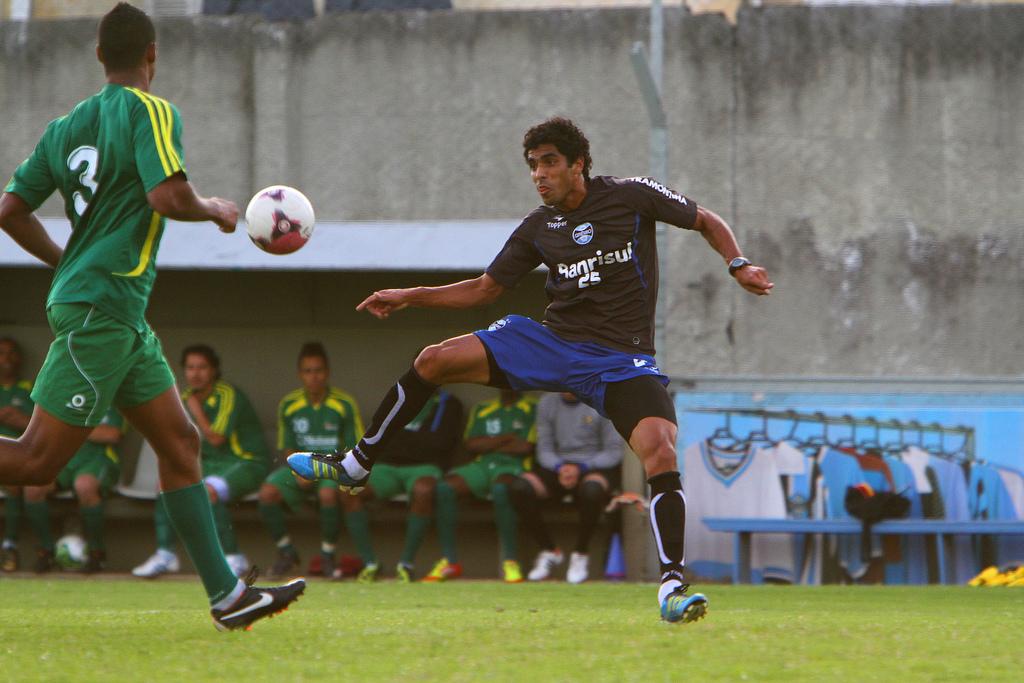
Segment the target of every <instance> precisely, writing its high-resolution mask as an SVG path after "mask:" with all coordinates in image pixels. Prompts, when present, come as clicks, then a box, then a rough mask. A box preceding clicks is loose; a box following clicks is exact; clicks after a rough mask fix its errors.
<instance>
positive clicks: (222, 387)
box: [182, 380, 270, 465]
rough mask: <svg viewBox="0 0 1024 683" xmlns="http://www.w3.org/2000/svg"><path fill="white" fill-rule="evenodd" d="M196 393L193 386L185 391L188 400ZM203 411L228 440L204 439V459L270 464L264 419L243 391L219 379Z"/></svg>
mask: <svg viewBox="0 0 1024 683" xmlns="http://www.w3.org/2000/svg"><path fill="white" fill-rule="evenodd" d="M192 393H193V392H192V390H191V389H187V390H185V392H184V393H183V394H182V400H184V401H187V400H188V397H189V396H191V395H192ZM203 414H204V415H206V419H207V420H209V421H210V429H211V431H213V432H214V433H215V434H220V435H221V436H223V437H224V438H225V439H226V441H225V442H224V444H223V445H221V446H214V445H213V444H211V443H210V442H208V441H207V440H206V439H203V444H202V450H201V454H202V457H203V459H224V458H241V459H242V460H251V461H254V462H258V463H260V464H267V465H269V463H270V451H269V449H267V443H266V441H265V440H264V438H263V427H261V426H260V418H259V417H258V416H257V415H256V411H255V410H254V409H253V407H252V403H250V402H249V398H248V397H247V396H246V395H245V394H244V393H242V392H241V390H239V389H238V388H237V387H235V386H232V385H231V384H228V383H227V382H225V381H223V380H217V383H216V384H214V385H213V391H212V392H210V395H209V396H207V397H206V400H205V401H203Z"/></svg>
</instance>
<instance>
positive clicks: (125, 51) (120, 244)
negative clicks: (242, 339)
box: [0, 2, 305, 630]
mask: <svg viewBox="0 0 1024 683" xmlns="http://www.w3.org/2000/svg"><path fill="white" fill-rule="evenodd" d="M98 37H99V40H98V44H97V46H96V56H97V58H98V59H99V60H100V62H102V63H103V70H104V73H105V74H106V81H107V82H106V85H105V86H104V87H103V89H102V90H100V91H99V92H98V93H97V94H95V95H93V96H92V97H89V98H87V99H86V100H84V101H82V102H80V103H79V104H78V105H77V106H76V107H75V108H74V109H72V110H71V111H70V112H69V113H68V114H67V115H65V116H61V117H60V118H58V119H55V120H54V121H52V122H51V123H50V124H49V125H48V126H47V127H46V132H45V133H43V136H42V138H41V139H40V140H39V143H38V144H37V145H36V148H35V150H33V152H32V154H31V155H29V157H28V158H27V159H26V160H25V161H24V162H23V163H22V164H21V165H20V166H19V167H18V169H17V170H16V171H15V172H14V176H13V177H12V178H11V181H10V182H9V183H8V184H7V186H6V189H5V191H4V193H3V195H2V196H0V228H2V229H3V230H5V231H6V232H7V233H9V234H10V235H11V237H12V238H13V239H14V241H15V242H17V243H18V244H20V245H21V246H22V247H23V248H24V249H25V250H26V251H28V252H29V253H31V254H32V255H34V256H36V257H37V258H39V260H41V261H43V262H44V263H46V264H48V265H50V266H52V267H54V268H55V269H56V271H55V273H54V277H53V283H52V284H51V285H50V292H49V295H48V296H47V303H46V313H47V317H48V318H49V321H50V327H51V329H52V330H53V332H54V336H55V337H56V339H55V340H54V342H53V344H52V345H51V346H50V350H49V352H48V353H47V355H46V360H45V361H44V362H43V367H42V369H41V370H40V372H39V376H38V378H37V379H36V383H35V388H34V389H33V390H32V400H33V401H35V408H34V410H33V412H32V419H31V421H30V422H29V424H28V427H27V428H26V429H25V432H24V434H22V435H21V436H19V437H18V438H17V439H16V440H11V439H7V438H4V437H0V484H36V485H45V484H48V483H49V482H51V481H53V480H54V479H55V478H56V477H57V474H58V472H60V471H61V469H62V468H63V467H64V465H65V464H67V462H68V461H69V460H71V457H72V456H73V455H74V454H75V452H76V451H78V449H79V447H80V446H81V445H82V444H83V443H84V442H85V440H86V438H87V437H88V436H89V434H90V433H91V432H92V431H93V428H94V427H95V426H96V425H97V424H98V423H99V422H100V420H101V419H102V418H103V416H104V415H105V414H106V412H107V409H108V408H110V406H111V405H116V406H117V407H118V409H120V411H121V413H122V414H123V415H124V416H125V417H126V418H127V419H128V421H129V422H131V423H132V424H133V425H134V426H135V427H136V428H137V429H138V430H139V432H140V433H141V434H142V435H143V436H144V437H145V438H146V440H147V441H148V442H149V443H150V444H151V445H152V446H153V449H154V450H155V451H156V454H157V456H158V458H159V463H160V483H161V487H162V489H163V491H162V493H161V494H160V497H161V501H160V502H158V503H157V505H163V506H164V507H165V509H166V511H167V513H168V516H169V517H170V518H171V522H172V523H173V525H174V528H175V529H176V530H177V531H178V535H179V536H181V539H182V541H183V542H184V544H185V547H186V548H187V549H188V553H189V556H190V557H191V558H192V563H193V564H194V565H195V567H196V569H197V571H198V572H199V576H200V578H201V579H202V581H203V587H204V588H205V589H206V593H207V596H208V597H209V599H210V606H211V612H210V613H211V615H212V616H213V621H214V625H215V626H216V627H217V628H218V629H220V630H231V629H237V628H248V627H249V626H250V625H251V624H252V622H254V621H256V620H257V619H260V618H262V617H266V616H270V615H272V614H274V613H277V612H280V611H281V610H283V609H285V608H287V606H288V605H289V604H290V603H291V602H293V601H294V600H296V599H298V597H299V595H300V594H301V593H302V591H303V590H304V589H305V583H304V582H303V581H302V580H301V579H297V580H295V581H293V582H291V583H289V584H286V585H285V586H281V587H277V588H257V587H255V586H251V585H249V582H243V581H240V580H239V579H238V578H237V577H236V576H235V575H234V574H233V573H232V572H231V569H230V568H229V567H228V565H227V562H226V561H225V559H224V553H223V552H222V551H221V547H220V543H219V541H218V538H217V532H216V530H215V528H214V526H213V515H212V513H211V511H210V501H209V499H208V498H207V493H206V488H205V487H204V486H203V485H202V483H201V482H200V481H199V435H198V433H197V432H196V428H195V427H194V426H193V425H192V423H191V422H189V419H188V417H187V415H186V414H185V408H184V406H182V403H181V398H180V397H179V396H178V391H177V389H175V387H174V374H173V373H172V372H171V369H170V367H169V366H168V365H167V360H166V359H165V358H164V355H163V350H162V348H161V344H160V340H159V339H158V338H157V336H156V334H155V333H154V332H153V330H152V329H151V328H150V326H149V324H148V323H147V322H146V320H145V311H146V306H147V304H148V302H149V295H150V292H151V291H152V289H153V283H154V282H155V280H156V255H157V251H158V249H159V247H160V237H161V235H162V233H163V228H164V225H165V223H166V221H165V220H164V219H165V218H174V219H176V220H181V221H213V222H214V223H216V224H217V225H218V226H219V227H220V229H221V230H223V231H224V232H231V231H233V230H234V229H235V224H236V223H237V222H238V207H237V206H235V204H234V203H233V202H230V201H227V200H224V199H218V198H216V197H211V198H205V197H201V196H199V195H198V194H196V192H195V190H194V189H193V187H192V185H191V184H190V183H189V182H188V178H187V176H186V173H185V164H184V149H183V148H182V144H181V116H180V114H179V113H178V110H177V109H176V108H175V107H173V106H172V105H171V104H170V103H169V102H167V101H166V100H164V99H162V98H159V97H156V96H154V95H152V94H151V93H150V92H149V89H150V84H151V82H152V80H153V77H154V75H155V73H156V55H157V50H156V29H155V28H154V26H153V22H152V21H150V19H149V17H148V16H146V14H145V13H144V12H142V11H141V10H139V9H136V8H135V7H132V6H131V5H129V4H128V3H126V2H122V3H118V4H117V6H115V7H114V9H112V10H111V11H110V12H108V13H107V14H106V15H105V16H104V17H103V19H102V20H101V21H100V25H99V36H98ZM54 191H59V192H60V194H61V196H62V198H63V199H64V205H65V212H66V214H67V216H68V218H69V219H70V221H71V226H72V232H71V238H70V239H69V240H68V243H67V246H66V247H65V248H64V249H61V248H60V247H59V246H57V245H56V244H54V242H53V240H51V239H50V237H49V235H47V234H46V230H45V229H44V228H43V225H42V224H41V223H40V222H39V219H38V218H36V216H35V214H34V213H33V212H34V211H35V210H36V209H37V208H38V207H39V206H40V205H42V203H43V202H44V201H46V199H47V198H48V197H49V196H50V195H51V194H53V193H54Z"/></svg>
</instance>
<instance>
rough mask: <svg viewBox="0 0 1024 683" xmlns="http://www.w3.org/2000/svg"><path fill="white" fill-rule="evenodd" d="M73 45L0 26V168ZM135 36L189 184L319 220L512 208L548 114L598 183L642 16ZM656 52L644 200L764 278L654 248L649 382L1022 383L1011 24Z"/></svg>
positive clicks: (85, 51)
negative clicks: (963, 379)
mask: <svg viewBox="0 0 1024 683" xmlns="http://www.w3.org/2000/svg"><path fill="white" fill-rule="evenodd" d="M92 26H93V24H92V22H79V21H70V22H46V23H37V24H29V25H27V26H16V25H12V24H7V25H5V26H3V27H2V41H3V51H2V61H0V112H2V113H0V136H2V137H0V139H2V143H0V168H4V169H12V168H13V167H14V165H15V164H16V163H17V162H18V161H19V160H20V159H21V158H23V157H24V155H25V154H26V153H27V152H28V151H29V149H30V145H31V143H32V142H33V141H34V140H35V139H36V137H37V136H38V134H39V133H40V132H41V131H42V128H43V126H44V125H45V122H46V121H47V120H48V119H49V118H51V117H52V116H54V115H55V114H57V113H60V112H62V111H64V110H66V109H67V108H68V107H69V106H71V105H72V104H73V103H74V102H75V101H77V100H78V99H80V98H82V97H84V96H86V95H88V94H89V93H91V92H93V91H94V90H96V89H97V88H98V87H99V85H100V84H101V73H100V71H99V68H98V65H97V64H96V63H95V62H94V61H93V59H92V55H91V49H92V43H93V36H92V31H93V28H92ZM159 35H160V46H161V52H160V62H159V71H158V76H157V80H156V82H155V84H154V90H155V91H156V92H157V93H158V94H161V95H163V96H165V97H167V98H169V99H171V100H172V101H174V102H175V103H177V104H178V106H179V107H180V108H181V110H182V112H183V113H184V117H185V122H186V152H187V162H188V165H189V167H190V169H191V175H192V178H193V179H194V180H195V181H196V183H197V184H198V186H199V187H200V188H202V189H204V190H206V191H207V192H211V193H217V194H222V195H226V196H230V197H233V198H236V199H237V200H239V201H244V200H245V198H246V197H248V196H249V194H250V193H251V192H252V191H253V190H255V189H257V188H258V187H261V186H263V185H266V184H269V183H271V182H288V183H291V184H294V185H298V186H300V187H302V188H303V189H304V190H305V191H306V192H307V193H308V194H309V195H310V197H311V198H312V199H313V201H314V203H315V204H316V205H317V207H318V209H319V214H320V216H322V217H325V218H337V219H368V218H394V219H418V218H422V219H432V218H485V217H508V216H517V215H522V214H524V213H526V211H528V210H529V209H530V208H531V207H532V206H533V205H535V203H536V198H535V195H534V193H533V191H532V188H531V186H530V184H529V181H528V176H527V174H526V170H525V166H524V165H523V163H522V160H521V156H520V149H519V141H520V139H521V135H522V133H523V131H524V130H525V128H526V127H528V126H529V125H530V124H532V123H534V122H536V121H538V120H540V119H542V118H544V117H546V116H548V115H550V114H554V113H560V114H566V115H569V116H572V117H573V118H575V119H577V120H578V121H579V122H580V124H581V125H582V126H583V128H584V129H585V130H586V131H587V132H588V133H589V135H590V136H591V139H592V143H593V149H594V156H595V171H596V172H598V173H613V174H616V175H633V174H638V173H643V172H645V171H646V169H647V131H646V115H645V113H644V110H643V108H642V104H641V102H640V100H639V98H638V97H637V87H636V84H635V81H634V78H633V75H632V72H631V69H630V65H629V60H628V51H629V48H630V46H631V44H632V42H633V41H634V40H636V39H643V38H645V37H646V13H644V12H642V11H633V10H619V11H584V12H542V13H541V12H522V13H472V12H462V13H446V12H434V13H429V14H417V13H409V14H354V15H339V16H332V17H327V18H324V19H322V20H318V21H316V22H313V23H308V24H301V25H266V24H257V23H252V22H251V21H248V20H234V19H232V20H217V19H209V18H201V19H196V20H175V21H172V20H166V21H162V22H161V23H160V24H159ZM666 50H667V53H666V61H665V91H666V97H665V100H666V108H667V110H668V113H669V120H670V124H671V129H670V136H671V140H672V152H671V161H670V167H671V168H672V169H673V170H672V172H671V174H670V175H671V177H670V178H669V181H670V183H671V184H672V185H674V186H676V187H678V188H679V189H681V190H682V191H684V192H686V193H687V194H689V195H691V196H692V197H694V198H696V199H697V200H698V201H699V202H701V203H703V204H705V205H707V206H709V207H711V208H713V209H715V210H717V211H718V212H719V213H721V214H722V215H723V216H725V217H726V218H727V219H729V220H730V221H731V222H732V224H733V226H734V227H735V229H736V230H737V232H738V233H739V234H740V236H741V239H742V242H743V243H744V245H745V247H746V250H747V252H748V253H749V254H750V255H751V256H752V257H754V258H755V259H757V260H758V261H760V262H763V263H764V264H765V265H767V266H768V267H769V269H770V271H771V272H772V275H773V277H774V278H775V281H776V283H777V292H776V293H775V294H774V295H773V296H772V297H770V298H766V299H754V298H753V297H749V296H747V295H745V294H743V293H742V292H740V291H739V290H738V288H736V287H735V286H734V285H732V284H731V283H730V282H729V281H728V279H727V277H726V276H725V275H724V273H723V268H722V266H721V264H720V263H719V262H718V261H717V260H716V259H714V258H713V257H712V256H711V254H710V252H709V251H708V250H707V248H706V247H705V245H704V244H703V242H702V240H701V239H700V238H699V237H697V236H695V235H692V234H684V233H673V234H672V235H671V236H670V246H671V248H670V253H669V263H670V267H669V268H668V270H667V272H666V273H665V274H664V281H663V286H664V287H665V289H666V290H667V291H668V292H669V310H668V312H669V327H668V336H667V340H668V343H667V344H666V345H665V346H666V348H664V349H662V354H661V355H662V362H663V365H664V366H665V367H666V368H667V369H668V370H669V371H670V372H672V373H673V374H704V373H726V374H730V373H753V374H789V373H792V374H857V375H887V374H900V375H933V374H936V375H947V374H952V375H1006V374H1011V375H1020V374H1024V353H1022V351H1024V335H1021V334H1020V330H1021V329H1024V269H1022V265H1024V238H1022V227H1024V219H1022V218H1021V216H1022V215H1024V195H1022V193H1021V192H1020V188H1021V185H1022V181H1024V169H1022V156H1024V152H1022V150H1024V120H1022V118H1021V115H1020V114H1021V112H1022V111H1024V107H1022V97H1024V92H1022V76H1024V72H1022V60H1024V11H1022V9H1021V8H1017V7H998V6H994V7H964V6H949V7H934V8H877V7H876V8H843V9H839V8H828V9H811V8H774V9H765V10H760V11H745V12H744V13H743V14H742V15H741V17H740V22H739V26H738V27H736V28H732V27H730V26H728V25H727V24H726V23H725V22H724V21H723V20H722V19H720V18H718V17H714V16H701V17H691V16H689V15H687V14H685V13H683V12H682V11H668V12H667V35H666ZM47 212H48V213H50V214H55V213H57V208H56V206H55V205H53V204H51V205H49V206H48V207H47ZM511 227H512V226H511V225H510V228H511ZM453 248H456V247H455V245H453ZM536 296H537V297H538V298H540V297H541V296H542V295H541V293H540V292H539V291H538V292H537V294H536ZM4 298H6V297H4ZM0 305H2V304H0ZM0 313H2V311H0ZM0 318H8V319H9V317H8V316H5V315H0Z"/></svg>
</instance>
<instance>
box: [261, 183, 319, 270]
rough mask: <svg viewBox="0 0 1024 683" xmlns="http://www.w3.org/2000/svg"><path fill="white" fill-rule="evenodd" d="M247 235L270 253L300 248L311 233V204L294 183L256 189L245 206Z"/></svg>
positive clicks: (285, 252) (314, 220) (314, 217)
mask: <svg viewBox="0 0 1024 683" xmlns="http://www.w3.org/2000/svg"><path fill="white" fill-rule="evenodd" d="M245 222H246V227H247V229H248V231H249V238H250V239H251V240H252V241H253V244H255V245H256V246H257V247H259V248H260V249H262V250H263V251H266V252H268V253H271V254H290V253H292V252H293V251H296V250H298V249H301V248H302V247H303V245H305V244H306V242H308V241H309V238H310V236H312V234H313V225H314V223H315V222H316V216H315V215H314V213H313V205H312V204H311V203H310V202H309V200H308V199H306V195H304V194H302V193H301V192H299V191H298V190H296V189H295V188H294V187H288V186H287V185H271V186H270V187H267V188H264V189H262V190H260V191H259V192H257V193H256V195H255V196H254V197H253V198H252V200H250V202H249V206H247V207H246V209H245Z"/></svg>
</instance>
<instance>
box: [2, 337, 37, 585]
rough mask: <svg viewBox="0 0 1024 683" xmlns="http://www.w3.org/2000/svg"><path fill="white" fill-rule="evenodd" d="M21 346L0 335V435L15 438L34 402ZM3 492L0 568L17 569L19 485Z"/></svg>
mask: <svg viewBox="0 0 1024 683" xmlns="http://www.w3.org/2000/svg"><path fill="white" fill-rule="evenodd" d="M21 359H22V355H21V347H20V346H18V342H16V341H14V339H12V338H11V337H2V338H0V436H4V437H7V438H9V439H16V438H18V437H19V436H21V433H22V432H24V431H25V427H27V426H28V421H29V417H30V416H31V415H32V408H33V407H34V406H35V403H33V401H32V382H30V381H28V380H27V379H22V377H21V362H22V361H21ZM0 489H2V491H3V494H4V540H3V542H2V543H0V569H2V570H3V571H5V572H13V571H15V570H17V569H18V562H19V557H18V528H19V527H20V525H21V512H22V496H21V487H20V486H4V487H0Z"/></svg>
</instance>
